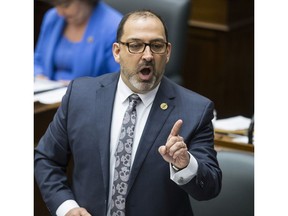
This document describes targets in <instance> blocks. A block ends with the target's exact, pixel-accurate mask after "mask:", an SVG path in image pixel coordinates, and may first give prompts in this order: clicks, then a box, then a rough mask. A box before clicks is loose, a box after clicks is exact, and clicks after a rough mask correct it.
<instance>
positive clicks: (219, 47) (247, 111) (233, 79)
mask: <svg viewBox="0 0 288 216" xmlns="http://www.w3.org/2000/svg"><path fill="white" fill-rule="evenodd" d="M188 26H189V31H188V37H187V38H188V41H187V49H186V50H185V52H186V55H185V59H184V73H183V77H184V86H185V87H187V88H189V89H192V90H194V91H196V92H198V93H200V94H202V95H204V96H206V97H208V98H210V99H211V100H212V101H213V102H214V103H215V108H216V110H217V116H218V118H224V117H230V116H234V115H244V116H246V117H251V116H252V115H253V113H254V1H253V0H193V1H192V6H191V14H190V19H189V21H188Z"/></svg>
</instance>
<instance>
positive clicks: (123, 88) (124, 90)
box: [117, 76, 160, 107]
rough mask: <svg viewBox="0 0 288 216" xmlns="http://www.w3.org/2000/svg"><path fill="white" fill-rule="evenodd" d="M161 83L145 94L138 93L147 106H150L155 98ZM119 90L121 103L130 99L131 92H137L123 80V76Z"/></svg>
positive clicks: (119, 82) (119, 83) (120, 79)
mask: <svg viewBox="0 0 288 216" xmlns="http://www.w3.org/2000/svg"><path fill="white" fill-rule="evenodd" d="M159 86H160V83H159V84H158V85H157V86H156V87H155V88H154V89H152V90H151V91H149V92H147V93H145V94H138V93H137V94H138V95H139V97H140V98H141V101H142V102H143V104H144V106H145V107H148V106H149V105H150V104H151V103H152V102H153V100H154V98H155V96H156V93H157V91H158V89H159ZM117 91H118V93H119V97H120V101H121V103H124V102H125V101H126V100H128V97H129V96H130V95H131V94H135V92H133V91H132V90H131V89H130V88H129V87H128V86H127V85H126V84H125V83H124V82H123V80H122V78H121V76H120V78H119V81H118V87H117Z"/></svg>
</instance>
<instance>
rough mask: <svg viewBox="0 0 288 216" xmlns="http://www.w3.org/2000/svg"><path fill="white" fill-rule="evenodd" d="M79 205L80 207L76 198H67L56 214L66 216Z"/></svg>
mask: <svg viewBox="0 0 288 216" xmlns="http://www.w3.org/2000/svg"><path fill="white" fill-rule="evenodd" d="M77 207H79V205H78V203H77V202H76V201H75V200H66V201H65V202H63V203H62V204H61V205H60V206H59V207H58V208H57V211H56V215H57V216H65V215H66V214H67V212H68V211H70V210H71V209H73V208H77Z"/></svg>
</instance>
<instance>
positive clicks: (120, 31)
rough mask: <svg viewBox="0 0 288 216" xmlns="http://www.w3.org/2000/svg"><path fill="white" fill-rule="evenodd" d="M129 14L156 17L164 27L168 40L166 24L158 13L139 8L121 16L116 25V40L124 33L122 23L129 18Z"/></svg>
mask: <svg viewBox="0 0 288 216" xmlns="http://www.w3.org/2000/svg"><path fill="white" fill-rule="evenodd" d="M130 16H137V17H157V18H158V19H159V20H160V21H161V23H162V25H163V27H164V31H165V37H166V40H167V41H168V30H167V27H166V24H165V22H164V20H163V19H162V18H161V16H160V15H158V14H156V13H155V12H153V11H151V10H147V9H141V10H136V11H132V12H130V13H127V14H125V15H124V16H123V18H122V20H121V21H120V23H119V25H118V29H117V41H120V39H121V37H122V35H123V33H124V30H123V28H124V25H125V23H126V22H127V20H128V19H129V17H130Z"/></svg>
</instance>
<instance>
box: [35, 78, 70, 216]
mask: <svg viewBox="0 0 288 216" xmlns="http://www.w3.org/2000/svg"><path fill="white" fill-rule="evenodd" d="M72 83H73V82H71V84H72ZM71 84H70V85H69V87H68V90H67V93H66V95H65V96H64V97H63V100H62V104H61V106H60V107H59V109H58V111H57V113H56V115H55V117H54V120H53V122H52V123H51V124H50V125H49V127H48V129H47V131H46V133H45V135H44V136H43V137H42V138H41V140H40V142H39V144H38V146H37V147H36V148H35V164H34V170H35V179H36V181H37V183H38V185H39V188H40V191H41V193H42V195H44V196H43V199H44V201H45V203H46V205H47V207H48V209H49V211H50V212H51V214H52V215H54V214H55V212H56V209H57V208H58V206H59V205H60V204H61V203H62V202H64V201H65V200H68V199H74V196H73V193H72V191H71V190H70V188H69V184H68V181H67V176H66V166H67V164H68V161H69V157H70V149H69V144H68V141H67V140H68V139H67V131H66V126H67V125H66V124H67V119H66V115H67V106H68V104H69V95H70V92H71Z"/></svg>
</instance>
